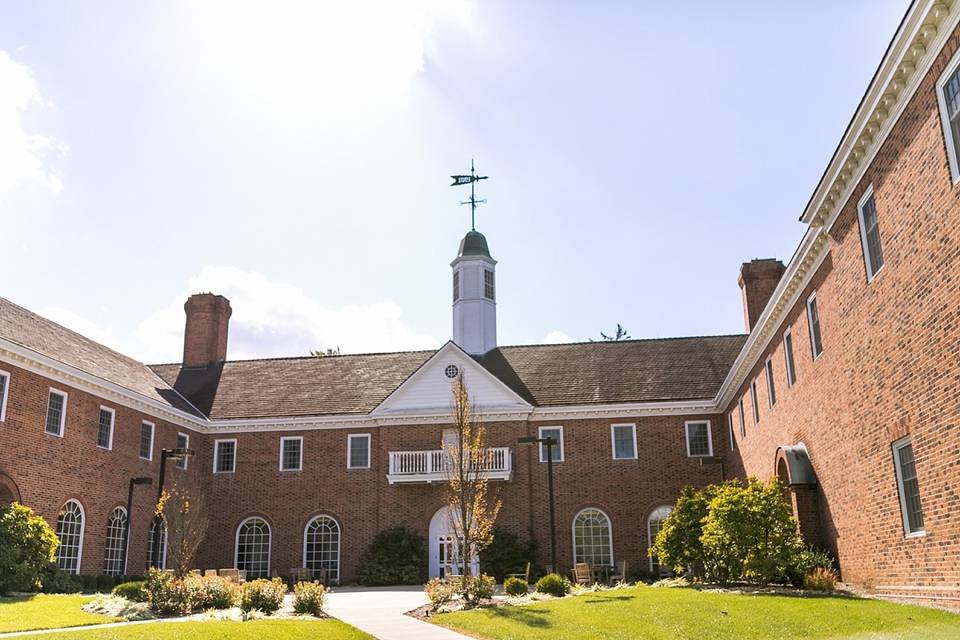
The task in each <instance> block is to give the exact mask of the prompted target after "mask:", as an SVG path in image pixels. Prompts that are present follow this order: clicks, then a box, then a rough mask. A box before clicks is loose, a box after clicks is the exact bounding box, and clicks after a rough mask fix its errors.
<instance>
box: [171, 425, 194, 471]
mask: <svg viewBox="0 0 960 640" xmlns="http://www.w3.org/2000/svg"><path fill="white" fill-rule="evenodd" d="M180 436H183V437H184V438H186V439H187V441H186V442H185V443H184V444H183V448H184V449H189V448H190V434H189V433H184V432H182V431H178V432H177V446H178V447H179V446H180ZM181 462H182V463H183V466H182V467H181V466H180V463H181ZM173 466H175V467H176V468H177V469H180V470H181V471H186V470H187V467H189V466H190V456H184V457H183V458H181V459H180V460H179V461H177V463H176V464H175V465H173Z"/></svg>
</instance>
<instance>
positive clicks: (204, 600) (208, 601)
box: [184, 576, 237, 611]
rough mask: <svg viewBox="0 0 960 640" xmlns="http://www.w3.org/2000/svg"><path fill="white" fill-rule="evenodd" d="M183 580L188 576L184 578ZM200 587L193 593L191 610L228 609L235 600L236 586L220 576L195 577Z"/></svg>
mask: <svg viewBox="0 0 960 640" xmlns="http://www.w3.org/2000/svg"><path fill="white" fill-rule="evenodd" d="M184 579H185V580H186V579H188V578H184ZM195 579H197V580H199V581H200V588H199V589H198V590H197V591H196V593H195V596H194V598H195V601H194V602H193V603H192V608H193V610H195V611H196V610H198V609H200V610H206V609H229V608H230V607H232V606H233V603H234V602H236V600H237V586H236V585H235V584H234V583H233V582H231V581H229V580H227V579H226V578H221V577H220V576H204V577H202V578H199V577H195Z"/></svg>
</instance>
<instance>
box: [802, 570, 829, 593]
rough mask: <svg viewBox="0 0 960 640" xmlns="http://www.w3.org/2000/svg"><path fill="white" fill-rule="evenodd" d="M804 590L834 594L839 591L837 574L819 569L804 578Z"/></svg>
mask: <svg viewBox="0 0 960 640" xmlns="http://www.w3.org/2000/svg"><path fill="white" fill-rule="evenodd" d="M803 588H804V589H810V590H811V591H827V592H833V591H836V589H837V572H836V571H834V570H833V569H825V568H823V567H817V568H816V569H814V570H813V571H811V572H810V573H808V574H807V575H806V576H804V578H803Z"/></svg>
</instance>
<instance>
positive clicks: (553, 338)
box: [539, 330, 576, 344]
mask: <svg viewBox="0 0 960 640" xmlns="http://www.w3.org/2000/svg"><path fill="white" fill-rule="evenodd" d="M566 342H576V340H574V339H573V338H572V337H571V336H569V335H567V334H566V333H564V332H563V331H557V330H553V331H548V332H547V335H545V336H544V337H543V338H542V339H541V340H540V342H539V343H540V344H564V343H566Z"/></svg>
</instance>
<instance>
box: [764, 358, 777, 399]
mask: <svg viewBox="0 0 960 640" xmlns="http://www.w3.org/2000/svg"><path fill="white" fill-rule="evenodd" d="M763 370H764V372H765V373H766V376H767V406H768V407H770V408H771V409H772V408H773V407H774V405H776V404H777V387H776V383H774V381H773V356H767V359H766V361H765V362H764V363H763Z"/></svg>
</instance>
